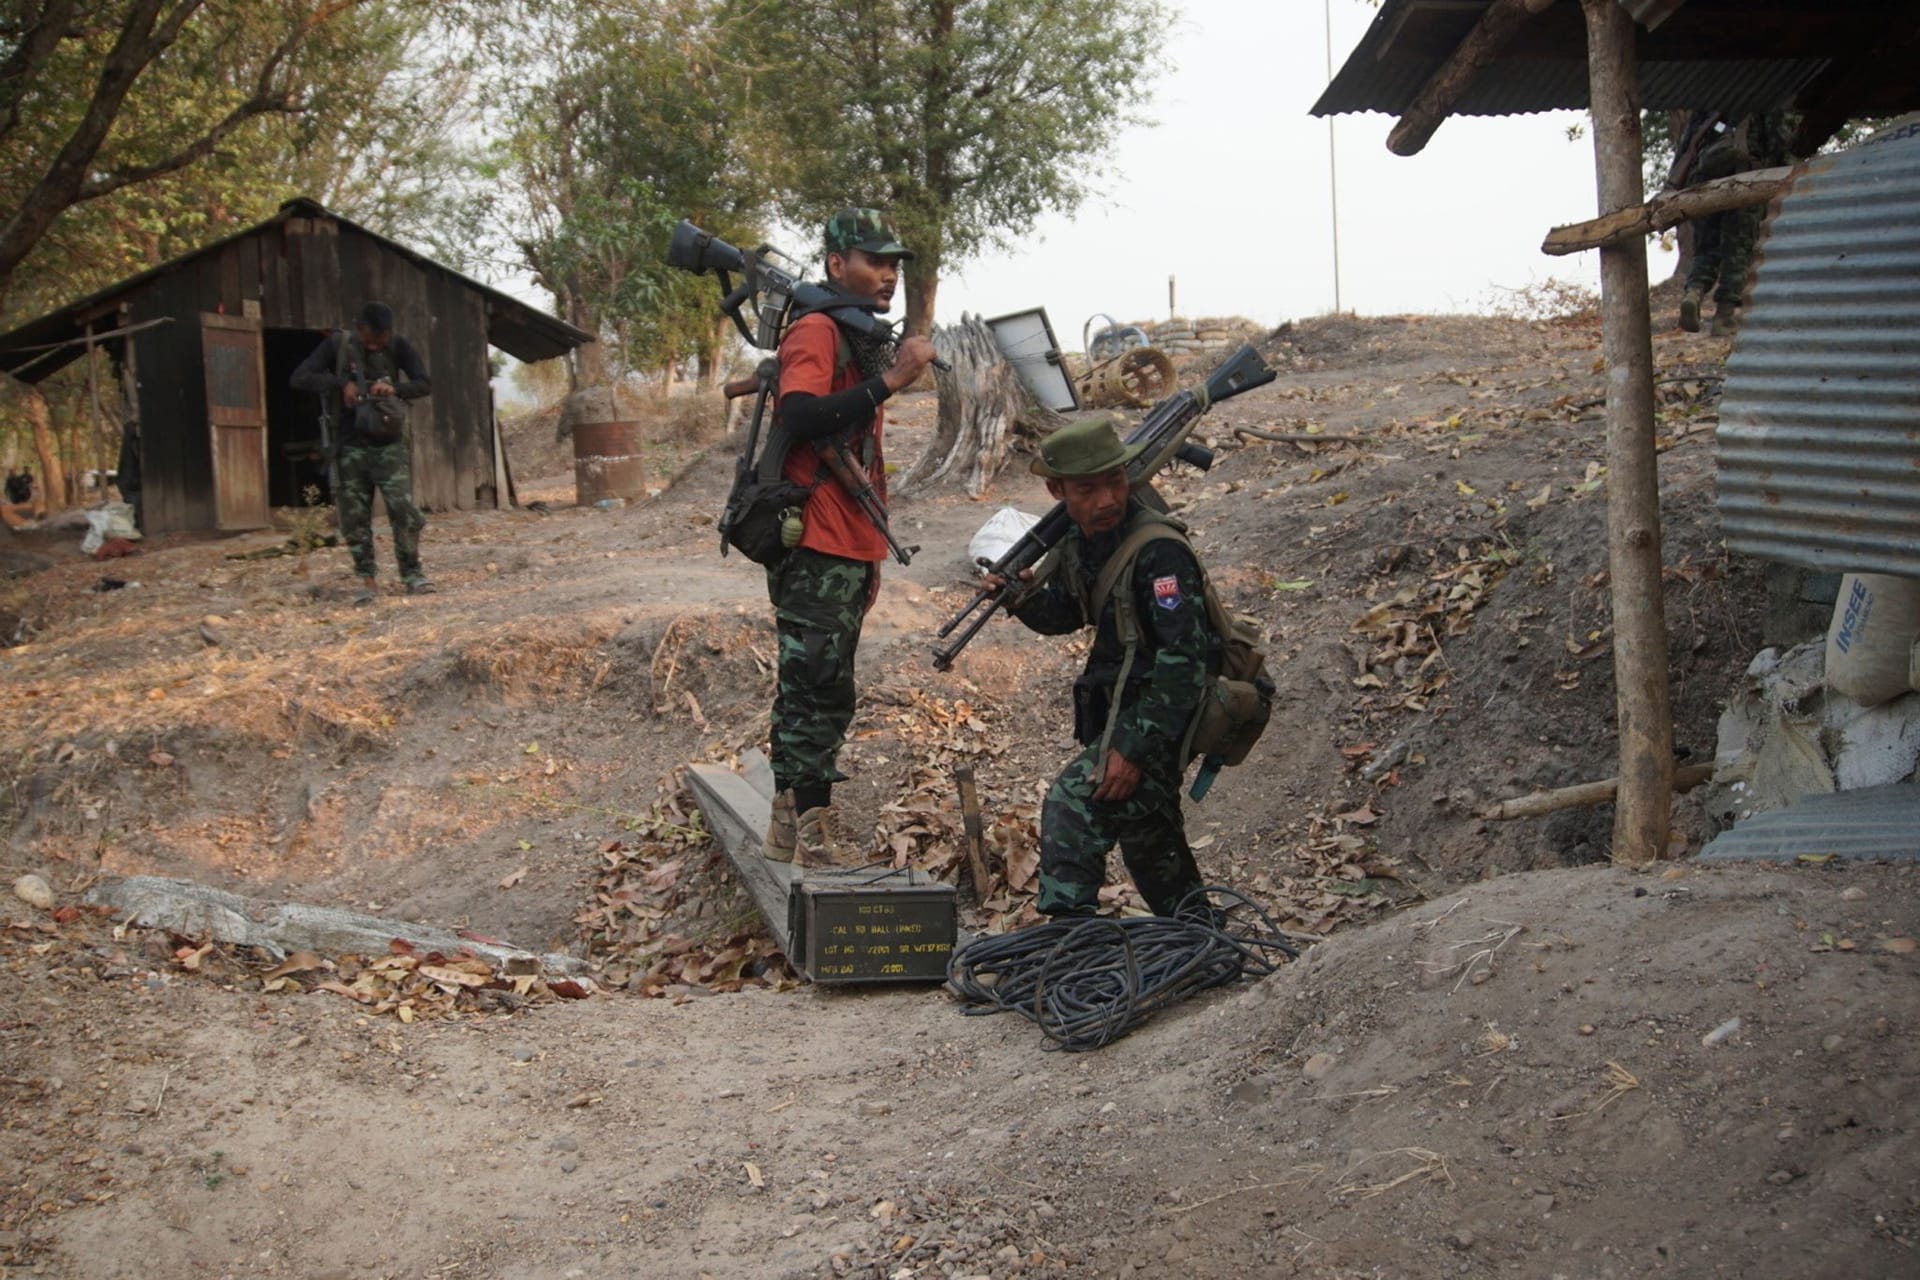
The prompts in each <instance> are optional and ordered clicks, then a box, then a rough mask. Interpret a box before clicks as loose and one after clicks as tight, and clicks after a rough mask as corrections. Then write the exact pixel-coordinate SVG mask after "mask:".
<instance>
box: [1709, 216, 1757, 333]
mask: <svg viewBox="0 0 1920 1280" xmlns="http://www.w3.org/2000/svg"><path fill="white" fill-rule="evenodd" d="M1765 216H1766V209H1765V208H1764V207H1763V206H1761V205H1749V206H1747V207H1746V208H1744V209H1731V210H1729V211H1728V212H1726V213H1724V214H1722V215H1721V226H1720V245H1719V252H1720V281H1719V287H1718V288H1716V289H1715V290H1714V291H1713V319H1714V326H1713V331H1714V332H1715V333H1716V334H1723V335H1724V334H1727V333H1732V332H1733V331H1734V330H1735V329H1736V328H1738V327H1739V324H1740V305H1741V303H1742V302H1744V301H1745V300H1746V293H1747V269H1748V267H1750V266H1751V265H1752V263H1753V246H1754V244H1755V242H1756V241H1758V240H1759V238H1760V223H1761V220H1762V218H1764V217H1765Z"/></svg>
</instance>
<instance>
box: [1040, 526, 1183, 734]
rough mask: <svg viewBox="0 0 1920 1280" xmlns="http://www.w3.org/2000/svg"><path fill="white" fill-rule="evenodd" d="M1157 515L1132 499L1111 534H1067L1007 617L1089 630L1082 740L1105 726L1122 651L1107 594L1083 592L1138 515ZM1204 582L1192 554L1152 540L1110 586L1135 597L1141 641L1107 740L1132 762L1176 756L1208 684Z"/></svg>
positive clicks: (1080, 709) (1080, 682)
mask: <svg viewBox="0 0 1920 1280" xmlns="http://www.w3.org/2000/svg"><path fill="white" fill-rule="evenodd" d="M1143 519H1145V520H1153V519H1157V517H1156V516H1154V515H1153V514H1152V513H1151V512H1149V511H1147V509H1146V508H1145V507H1143V506H1141V505H1140V503H1139V502H1138V500H1136V501H1135V502H1134V503H1133V505H1132V507H1131V508H1130V510H1129V511H1128V513H1127V519H1126V520H1125V521H1124V522H1123V523H1122V524H1121V525H1120V527H1119V528H1118V529H1115V530H1114V531H1113V532H1111V533H1105V534H1099V535H1096V536H1094V537H1086V536H1084V535H1082V534H1081V532H1080V531H1079V530H1078V529H1073V530H1071V531H1070V532H1069V533H1068V534H1067V536H1066V538H1064V539H1063V540H1062V541H1061V543H1060V545H1059V546H1058V547H1057V548H1055V549H1054V551H1053V553H1052V555H1054V556H1058V557H1059V561H1058V567H1057V569H1056V570H1055V571H1054V572H1053V573H1052V574H1051V575H1050V576H1049V575H1046V574H1041V575H1038V576H1041V577H1042V578H1043V579H1044V580H1043V581H1042V583H1041V585H1039V586H1036V587H1034V588H1032V589H1030V590H1028V591H1027V592H1026V593H1025V594H1024V595H1022V596H1021V597H1020V599H1019V600H1017V601H1016V602H1014V603H1013V604H1012V606H1011V610H1010V611H1011V612H1012V613H1013V615H1014V616H1015V617H1016V618H1018V619H1020V621H1021V622H1023V623H1025V624H1026V625H1027V626H1028V627H1030V628H1032V629H1033V630H1034V631H1037V632H1039V633H1040V634H1042V635H1067V634H1069V633H1071V632H1074V631H1078V630H1079V629H1080V628H1081V627H1085V626H1090V625H1091V626H1093V627H1094V628H1095V631H1094V638H1093V648H1092V649H1091V651H1089V652H1088V654H1087V665H1086V669H1085V670H1084V671H1083V672H1081V674H1080V677H1079V679H1077V680H1075V681H1074V711H1075V714H1074V735H1075V737H1077V738H1078V739H1079V740H1080V742H1081V743H1082V744H1083V745H1089V746H1090V745H1092V744H1093V743H1096V742H1098V741H1099V740H1100V735H1101V734H1102V733H1103V732H1105V730H1106V723H1107V716H1108V712H1109V710H1110V709H1111V707H1112V702H1111V699H1112V698H1113V696H1114V694H1115V690H1114V685H1115V683H1116V682H1117V681H1118V679H1119V676H1120V668H1121V666H1122V664H1123V662H1124V660H1125V657H1126V645H1125V644H1124V643H1123V642H1122V640H1121V637H1120V628H1119V625H1118V623H1117V621H1116V618H1115V613H1116V611H1115V609H1114V602H1113V600H1112V599H1111V598H1109V599H1106V600H1101V601H1098V602H1094V601H1090V600H1088V599H1087V597H1088V596H1089V595H1090V594H1091V593H1092V591H1093V587H1094V583H1095V581H1096V580H1097V579H1098V578H1099V576H1100V570H1101V568H1102V567H1103V566H1105V564H1106V562H1107V557H1108V556H1110V555H1112V554H1113V552H1114V551H1115V550H1117V549H1118V548H1119V546H1120V543H1121V542H1122V541H1123V540H1124V539H1125V538H1126V536H1127V534H1128V533H1129V532H1131V531H1132V530H1133V529H1134V528H1135V527H1136V526H1137V524H1138V523H1139V522H1140V521H1141V520H1143ZM1204 588H1205V582H1204V579H1203V578H1202V576H1201V572H1200V564H1199V562H1198V561H1197V560H1195V559H1194V556H1193V552H1192V551H1191V550H1189V549H1188V548H1187V547H1186V546H1184V545H1183V544H1181V543H1180V542H1177V541H1174V540H1172V539H1168V538H1159V539H1155V540H1154V541H1152V542H1149V543H1147V544H1146V546H1145V547H1143V548H1141V550H1140V554H1139V556H1138V558H1137V559H1135V561H1134V564H1133V572H1132V574H1131V575H1130V581H1128V582H1127V583H1125V584H1124V586H1122V585H1120V584H1116V585H1115V587H1114V590H1113V593H1112V594H1113V595H1116V596H1117V595H1118V594H1119V593H1120V591H1121V590H1123V589H1125V590H1129V591H1131V592H1132V593H1133V602H1134V616H1135V617H1136V618H1137V619H1138V620H1139V628H1140V646H1139V650H1138V652H1136V653H1135V654H1134V657H1133V666H1132V668H1131V669H1130V670H1129V671H1128V673H1127V683H1126V687H1125V688H1124V689H1121V690H1119V691H1118V693H1119V698H1120V715H1119V718H1118V720H1116V721H1115V723H1114V730H1113V741H1112V743H1111V744H1110V745H1111V746H1112V748H1113V749H1114V750H1115V751H1118V752H1119V753H1120V754H1121V755H1122V756H1124V757H1125V758H1126V759H1127V760H1128V761H1129V762H1130V763H1132V764H1135V765H1138V766H1142V767H1148V766H1152V765H1153V764H1155V763H1156V762H1160V761H1167V762H1173V761H1177V760H1178V759H1179V758H1180V743H1181V739H1182V738H1183V737H1184V736H1185V735H1186V731H1187V724H1188V722H1189V721H1190V720H1192V719H1193V713H1194V709H1195V708H1196V707H1198V706H1199V705H1200V698H1201V696H1202V694H1204V693H1205V691H1206V687H1207V681H1208V679H1209V678H1210V677H1211V675H1212V673H1213V672H1214V671H1215V670H1216V669H1217V668H1218V666H1219V662H1220V639H1219V637H1218V636H1216V635H1215V634H1214V629H1213V625H1212V623H1211V622H1209V621H1208V619H1207V608H1206V601H1205V596H1204V594H1203V592H1204Z"/></svg>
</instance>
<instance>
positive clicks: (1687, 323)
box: [1680, 289, 1706, 333]
mask: <svg viewBox="0 0 1920 1280" xmlns="http://www.w3.org/2000/svg"><path fill="white" fill-rule="evenodd" d="M1705 294H1706V291H1705V290H1704V289H1689V290H1687V291H1686V292H1685V293H1683V294H1681V295H1680V327H1681V328H1682V329H1685V330H1686V331H1687V332H1688V333H1698V332H1700V303H1701V300H1702V299H1703V298H1704V296H1705Z"/></svg>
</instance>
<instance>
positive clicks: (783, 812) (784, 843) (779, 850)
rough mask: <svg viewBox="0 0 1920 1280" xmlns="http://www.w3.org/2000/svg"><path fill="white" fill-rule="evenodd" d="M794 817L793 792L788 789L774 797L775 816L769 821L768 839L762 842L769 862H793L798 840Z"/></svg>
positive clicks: (762, 847) (763, 850)
mask: <svg viewBox="0 0 1920 1280" xmlns="http://www.w3.org/2000/svg"><path fill="white" fill-rule="evenodd" d="M797 838H798V837H797V834H796V831H795V825H794V817H793V790H792V788H788V789H787V790H785V791H782V792H779V793H777V794H776V795H775V796H774V797H773V815H772V816H771V817H769V818H768V819H767V835H766V839H765V840H763V841H762V842H761V849H762V852H764V853H765V854H766V857H767V861H769V862H792V861H793V846H794V843H795V841H796V839H797Z"/></svg>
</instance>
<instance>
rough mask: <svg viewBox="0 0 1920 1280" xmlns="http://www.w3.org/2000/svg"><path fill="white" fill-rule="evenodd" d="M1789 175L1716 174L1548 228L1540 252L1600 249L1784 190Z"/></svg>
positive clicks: (1784, 168)
mask: <svg viewBox="0 0 1920 1280" xmlns="http://www.w3.org/2000/svg"><path fill="white" fill-rule="evenodd" d="M1792 176H1793V166H1791V165H1781V166H1780V167H1779V168H1777V169H1750V170H1748V171H1747V172H1746V173H1736V174H1733V175H1731V176H1730V177H1725V178H1715V179H1714V180H1713V181H1711V182H1703V183H1701V184H1700V185H1699V186H1697V187H1688V188H1687V189H1686V190H1684V191H1669V192H1666V193H1664V194H1662V195H1657V196H1655V197H1654V198H1653V199H1651V200H1649V201H1647V202H1646V203H1645V204H1641V205H1635V206H1633V207H1632V208H1631V209H1617V210H1615V211H1614V212H1612V213H1610V214H1608V215H1607V216H1606V217H1604V218H1590V219H1588V220H1587V221H1585V222H1575V223H1572V224H1570V225H1568V226H1564V227H1555V228H1554V229H1553V230H1551V231H1549V232H1547V238H1546V239H1545V240H1544V241H1542V242H1541V244H1540V252H1542V253H1549V254H1568V253H1583V252H1585V251H1586V250H1588V249H1604V248H1606V247H1607V246H1608V245H1611V244H1618V243H1619V242H1620V241H1622V240H1624V239H1627V238H1628V237H1630V236H1646V235H1652V234H1653V233H1654V232H1656V231H1665V230H1666V229H1667V228H1668V227H1672V226H1677V225H1679V224H1680V223H1682V222H1686V221H1688V220H1690V219H1693V218H1704V217H1706V216H1707V215H1708V214H1713V213H1724V212H1726V211H1727V210H1728V209H1744V208H1746V207H1747V206H1748V205H1753V204H1765V203H1766V202H1767V201H1769V200H1771V199H1773V198H1774V197H1775V196H1777V195H1780V194H1781V193H1782V192H1784V191H1785V190H1786V189H1787V179H1789V178H1791V177H1792Z"/></svg>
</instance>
